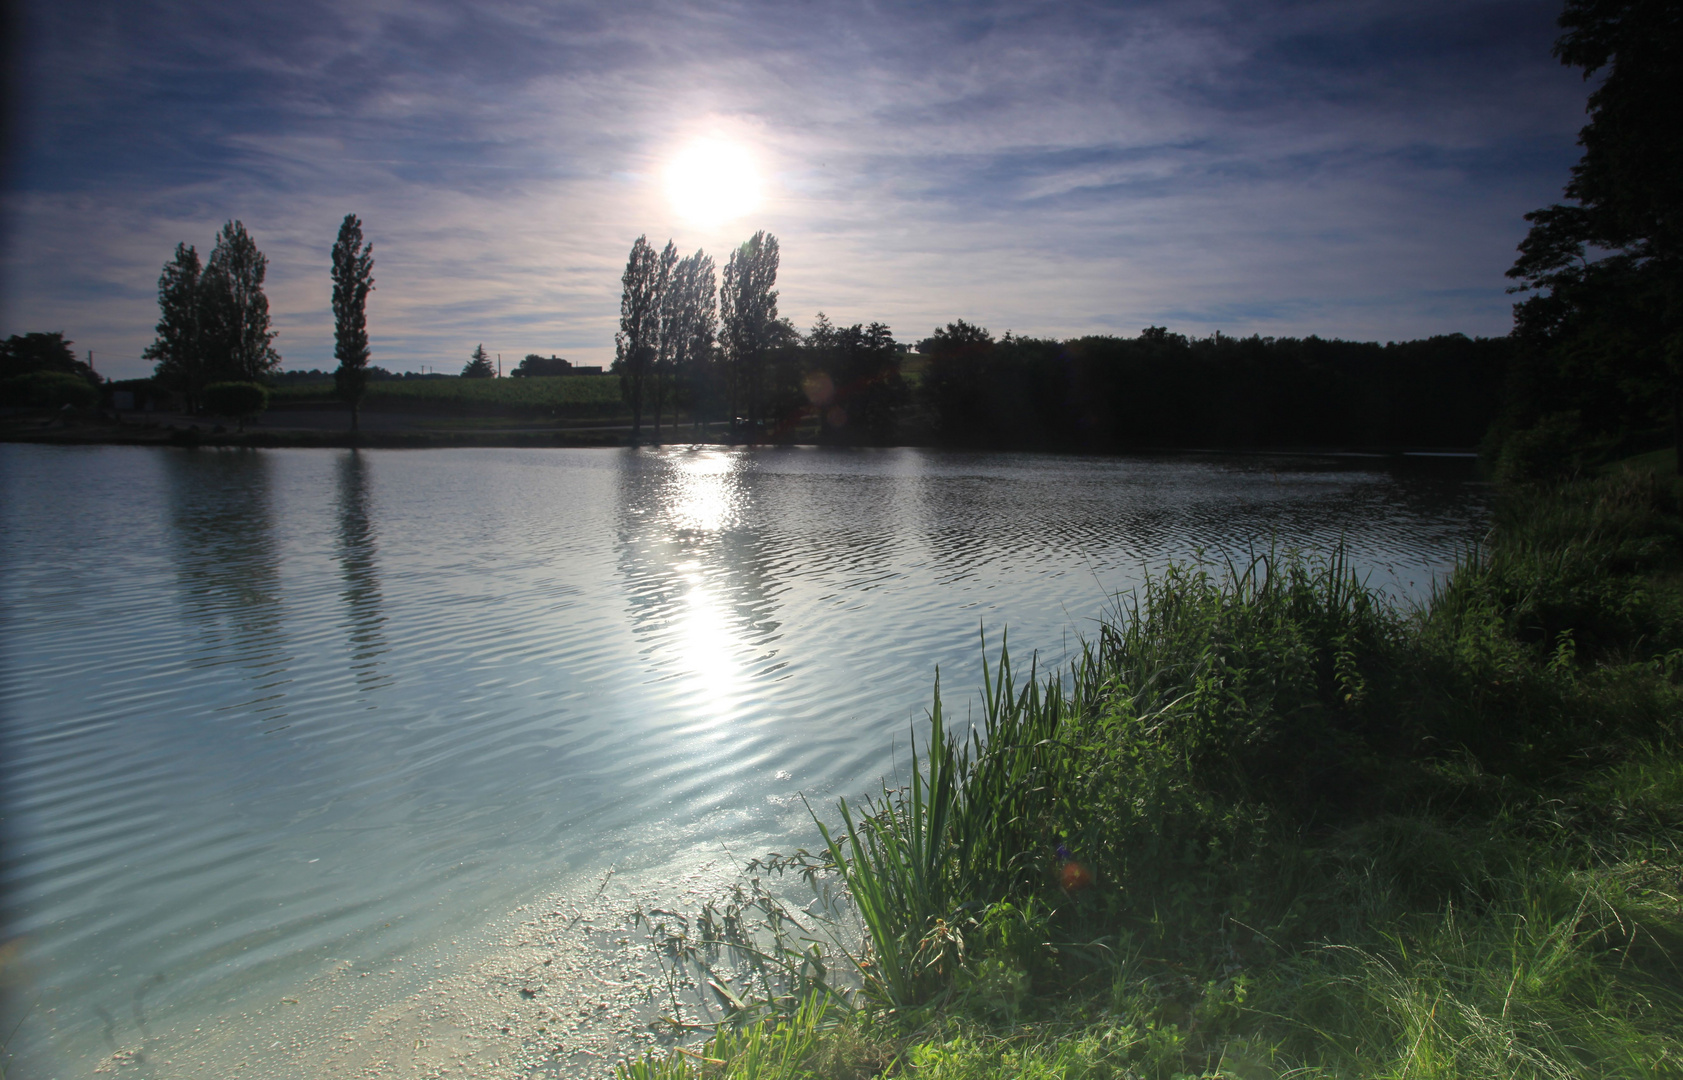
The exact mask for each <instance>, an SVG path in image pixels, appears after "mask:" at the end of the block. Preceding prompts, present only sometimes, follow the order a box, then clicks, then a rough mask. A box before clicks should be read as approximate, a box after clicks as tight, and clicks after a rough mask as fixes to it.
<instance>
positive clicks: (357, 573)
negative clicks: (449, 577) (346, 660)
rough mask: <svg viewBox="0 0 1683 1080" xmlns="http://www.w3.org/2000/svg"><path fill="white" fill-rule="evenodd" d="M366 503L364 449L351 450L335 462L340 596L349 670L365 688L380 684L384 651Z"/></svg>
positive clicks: (370, 520)
mask: <svg viewBox="0 0 1683 1080" xmlns="http://www.w3.org/2000/svg"><path fill="white" fill-rule="evenodd" d="M370 503H371V496H370V494H369V476H368V458H367V455H365V454H360V453H358V452H357V451H355V450H352V451H350V452H348V453H347V454H345V456H344V457H342V458H340V459H339V464H338V510H339V537H338V539H339V572H340V575H341V576H342V577H343V579H344V588H343V589H342V590H341V592H340V596H341V597H342V598H343V600H344V603H345V615H346V622H345V628H346V636H347V638H348V639H349V643H350V658H351V670H352V672H353V674H354V675H355V676H356V680H357V682H358V684H360V685H362V686H363V687H364V688H365V689H367V688H369V687H371V686H373V685H377V684H378V682H379V679H378V678H377V672H378V668H379V662H380V661H379V657H380V655H381V654H382V653H384V652H385V651H386V639H385V635H384V634H383V633H382V632H381V626H382V624H384V623H385V621H386V618H385V614H384V613H383V611H382V607H381V596H380V572H379V566H378V565H377V563H376V561H375V556H376V554H377V552H378V547H377V545H376V543H375V534H374V522H373V514H372V508H371V506H370Z"/></svg>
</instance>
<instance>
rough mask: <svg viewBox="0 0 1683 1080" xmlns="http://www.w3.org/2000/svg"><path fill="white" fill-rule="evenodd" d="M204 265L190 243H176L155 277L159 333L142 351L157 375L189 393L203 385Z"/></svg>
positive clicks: (205, 360)
mask: <svg viewBox="0 0 1683 1080" xmlns="http://www.w3.org/2000/svg"><path fill="white" fill-rule="evenodd" d="M201 276H203V268H202V267H201V266H200V265H199V253H198V251H196V250H195V249H194V248H193V247H192V246H191V245H189V244H177V245H175V257H174V258H173V259H172V260H170V261H169V262H167V263H165V264H164V271H163V273H162V274H161V275H159V277H158V327H157V330H158V336H157V337H156V338H155V339H154V340H153V342H152V344H150V345H148V346H147V347H146V351H145V352H144V353H143V354H142V355H143V356H144V357H145V358H146V359H148V360H151V361H153V362H154V364H155V365H156V366H155V369H154V370H155V372H156V378H157V379H158V381H159V382H161V383H163V384H164V385H166V386H179V387H182V388H183V389H187V390H188V392H189V393H191V392H193V391H196V390H197V389H198V388H199V387H201V386H203V385H204V379H205V367H206V365H207V357H206V355H205V346H204V342H203V333H202V328H201V325H200V324H201V307H202V303H201V299H202V297H201V289H200V285H199V279H200V277H201Z"/></svg>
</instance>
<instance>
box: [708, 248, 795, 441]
mask: <svg viewBox="0 0 1683 1080" xmlns="http://www.w3.org/2000/svg"><path fill="white" fill-rule="evenodd" d="M777 263H778V250H777V237H775V236H772V235H771V234H770V233H768V232H765V231H764V230H761V231H759V232H757V233H755V234H754V235H753V236H752V237H750V238H749V239H748V240H747V241H746V242H745V243H744V244H743V245H742V246H741V247H739V248H737V249H736V250H735V251H733V252H731V253H730V261H729V262H728V263H726V264H725V273H724V285H723V287H722V288H721V289H720V291H719V317H720V322H721V324H722V331H723V332H722V334H721V337H722V338H723V343H724V347H725V365H726V379H727V382H728V384H729V394H730V403H731V412H732V415H733V416H734V415H737V414H739V413H746V414H747V416H748V418H749V419H750V420H754V421H760V420H764V419H765V418H766V415H767V406H768V404H769V397H770V395H769V391H770V389H771V387H770V386H769V385H768V384H769V382H770V380H769V378H768V375H769V372H768V371H767V367H768V363H769V361H770V359H771V356H770V353H771V350H772V348H773V347H774V346H775V345H777V344H778V343H779V338H780V337H781V336H783V334H782V327H780V326H779V321H778V318H777V290H776V289H775V288H773V286H775V285H776V284H777Z"/></svg>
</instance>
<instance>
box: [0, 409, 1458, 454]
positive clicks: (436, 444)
mask: <svg viewBox="0 0 1683 1080" xmlns="http://www.w3.org/2000/svg"><path fill="white" fill-rule="evenodd" d="M0 443H27V444H34V445H47V446H174V447H183V448H191V447H216V448H237V449H346V450H355V449H362V450H434V449H438V450H443V449H460V448H464V447H485V448H506V449H521V448H525V449H545V448H548V449H557V448H559V449H588V448H598V449H607V448H625V447H630V446H642V447H661V446H721V447H734V446H743V447H777V448H796V447H800V448H807V449H812V448H817V449H844V450H854V449H865V450H902V449H912V448H921V449H931V450H955V451H972V452H979V453H1022V454H1055V455H1059V456H1074V457H1106V458H1110V457H1130V456H1136V455H1139V456H1158V455H1164V454H1170V455H1182V454H1185V455H1222V456H1232V457H1320V458H1327V457H1337V458H1366V459H1374V460H1382V459H1409V460H1412V461H1416V462H1425V461H1433V460H1436V461H1442V462H1446V463H1447V462H1452V461H1453V462H1461V461H1473V460H1476V459H1477V458H1478V456H1479V454H1478V451H1477V449H1476V448H1474V447H1439V446H1378V447H1375V446H1279V447H1258V446H1244V447H1222V446H1140V447H1131V448H1128V449H1126V450H1117V451H1114V452H1111V453H1094V452H1090V451H1088V452H1082V451H1068V450H1057V449H1047V448H1036V447H1016V446H974V445H967V444H952V445H945V444H940V443H932V442H919V441H907V442H898V443H889V444H886V445H881V446H877V445H868V446H867V445H853V444H833V443H816V442H810V441H793V440H792V441H787V442H783V441H766V442H737V441H734V440H731V439H728V438H718V437H713V438H703V439H693V438H673V439H666V440H662V441H655V440H653V439H650V438H648V437H646V436H645V437H643V438H641V439H639V440H638V441H637V442H635V443H633V442H632V441H631V439H630V437H629V425H624V426H620V425H612V426H610V425H603V426H592V427H583V426H581V427H559V426H557V427H518V428H498V427H493V426H474V427H463V428H459V429H456V430H449V429H438V428H427V427H394V426H383V425H379V424H378V423H376V424H375V425H371V426H369V427H365V428H363V429H362V430H359V431H350V430H348V428H324V427H317V426H309V427H282V426H272V427H271V426H264V425H258V426H257V427H255V428H254V429H253V430H247V431H238V430H228V429H227V427H226V425H221V424H209V423H204V422H202V421H200V420H199V419H198V418H194V417H186V416H172V415H168V414H163V415H161V416H160V417H159V418H158V419H154V420H150V421H140V420H136V419H128V420H123V419H110V418H108V417H101V418H97V419H88V418H84V417H76V418H74V419H73V420H71V421H70V422H65V421H64V420H61V419H58V418H47V419H45V420H44V421H43V418H42V417H41V416H31V417H22V416H11V417H5V418H0Z"/></svg>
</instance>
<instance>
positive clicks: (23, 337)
mask: <svg viewBox="0 0 1683 1080" xmlns="http://www.w3.org/2000/svg"><path fill="white" fill-rule="evenodd" d="M72 344H73V343H72V342H70V341H66V340H65V337H64V335H63V334H62V333H55V334H13V335H12V336H11V337H9V338H7V339H6V340H5V341H3V342H0V379H10V378H13V377H15V376H18V375H28V374H31V373H32V372H36V371H56V372H60V373H62V374H65V375H79V376H81V377H82V378H83V379H85V380H87V381H89V382H98V381H99V380H98V377H97V376H96V375H95V374H94V372H93V369H92V368H90V367H89V366H88V365H87V364H86V363H84V362H82V361H81V360H78V359H76V354H75V353H74V352H72V351H71V349H70V346H71V345H72Z"/></svg>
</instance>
